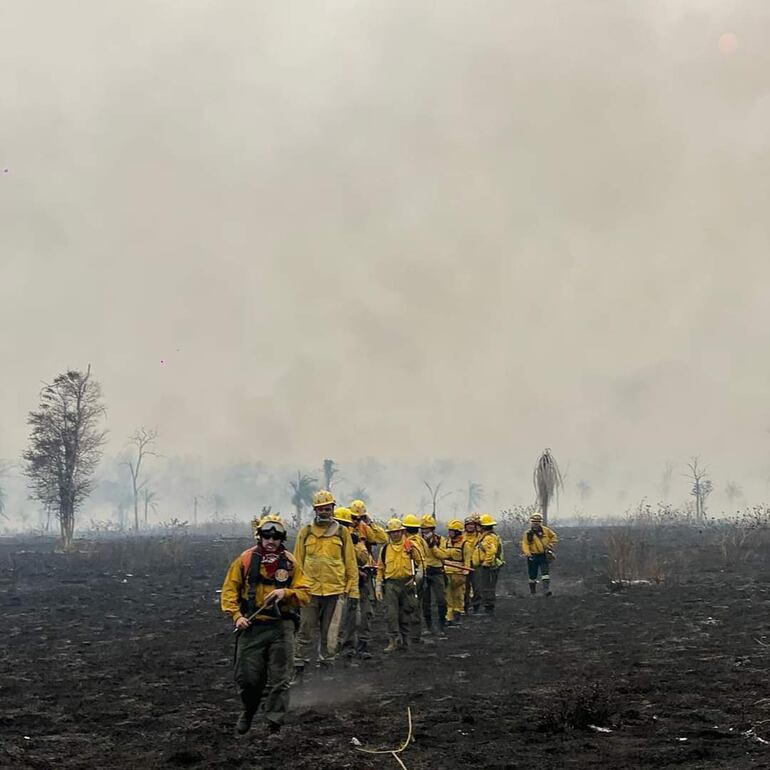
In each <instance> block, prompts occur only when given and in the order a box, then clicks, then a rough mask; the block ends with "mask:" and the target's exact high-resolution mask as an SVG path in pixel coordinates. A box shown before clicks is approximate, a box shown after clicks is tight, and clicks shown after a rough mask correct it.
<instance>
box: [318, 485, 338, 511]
mask: <svg viewBox="0 0 770 770" xmlns="http://www.w3.org/2000/svg"><path fill="white" fill-rule="evenodd" d="M336 504H337V501H336V500H335V499H334V495H333V494H332V493H331V492H330V491H329V490H328V489H319V490H318V492H316V493H315V494H314V495H313V508H321V507H322V506H324V505H336Z"/></svg>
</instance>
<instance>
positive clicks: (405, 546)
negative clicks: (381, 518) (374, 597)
mask: <svg viewBox="0 0 770 770" xmlns="http://www.w3.org/2000/svg"><path fill="white" fill-rule="evenodd" d="M419 558H420V555H419V553H418V551H417V548H416V547H415V545H414V544H413V543H412V541H411V540H409V539H408V538H406V537H405V538H402V540H401V541H400V542H399V543H394V542H393V541H391V542H389V543H387V544H386V545H384V546H382V550H381V551H380V564H379V566H378V567H377V582H378V583H382V581H383V580H403V579H405V578H411V577H413V574H414V570H416V569H418V568H419V567H420V562H419Z"/></svg>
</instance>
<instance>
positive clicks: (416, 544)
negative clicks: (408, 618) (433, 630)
mask: <svg viewBox="0 0 770 770" xmlns="http://www.w3.org/2000/svg"><path fill="white" fill-rule="evenodd" d="M402 523H403V525H404V528H405V529H406V539H407V540H408V541H409V542H410V543H411V544H412V549H413V552H414V559H415V561H416V563H417V564H418V565H419V568H420V578H419V580H416V581H415V586H416V589H417V604H418V605H419V606H418V609H419V607H422V602H423V592H424V591H425V589H426V585H425V566H426V564H427V561H428V546H427V544H426V542H425V540H424V539H423V537H422V535H421V534H420V520H419V519H418V518H417V517H416V516H415V515H414V514H413V513H407V514H406V516H404V518H403V519H402ZM420 614H421V613H420V612H419V611H418V612H415V614H414V616H413V617H412V634H411V641H412V644H422V620H421V617H420ZM427 633H429V630H428V631H427Z"/></svg>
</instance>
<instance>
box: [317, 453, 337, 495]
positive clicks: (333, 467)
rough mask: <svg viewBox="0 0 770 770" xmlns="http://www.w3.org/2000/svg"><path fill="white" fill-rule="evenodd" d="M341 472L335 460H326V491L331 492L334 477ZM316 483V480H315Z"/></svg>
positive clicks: (324, 468) (324, 471) (324, 469)
mask: <svg viewBox="0 0 770 770" xmlns="http://www.w3.org/2000/svg"><path fill="white" fill-rule="evenodd" d="M339 472H340V469H339V466H338V465H337V463H335V462H334V460H324V467H323V474H324V482H325V484H326V489H328V490H331V488H332V481H333V480H334V477H335V476H337V475H338V474H339ZM313 481H315V479H313Z"/></svg>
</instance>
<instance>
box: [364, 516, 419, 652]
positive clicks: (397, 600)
mask: <svg viewBox="0 0 770 770" xmlns="http://www.w3.org/2000/svg"><path fill="white" fill-rule="evenodd" d="M413 518H414V517H413ZM386 531H387V533H388V542H387V543H386V544H385V545H384V546H382V550H381V551H380V563H379V567H378V568H377V584H376V589H375V590H376V595H377V598H378V599H380V600H383V601H384V603H385V620H386V623H387V627H388V637H389V639H388V646H387V647H386V648H385V652H386V653H392V652H395V651H396V650H398V649H408V648H409V646H410V644H411V642H412V641H414V628H415V621H414V618H415V616H416V617H417V622H418V623H419V618H420V616H419V613H418V611H417V607H418V598H417V596H418V589H417V586H418V584H419V582H420V581H421V580H422V557H421V555H420V554H419V552H418V547H417V546H415V545H414V543H413V542H412V541H411V540H409V539H408V538H407V537H406V536H405V528H404V525H403V524H402V522H401V521H399V519H396V518H393V519H390V521H388V524H387V527H386ZM418 628H419V626H418ZM417 640H418V641H419V636H418V637H417Z"/></svg>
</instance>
